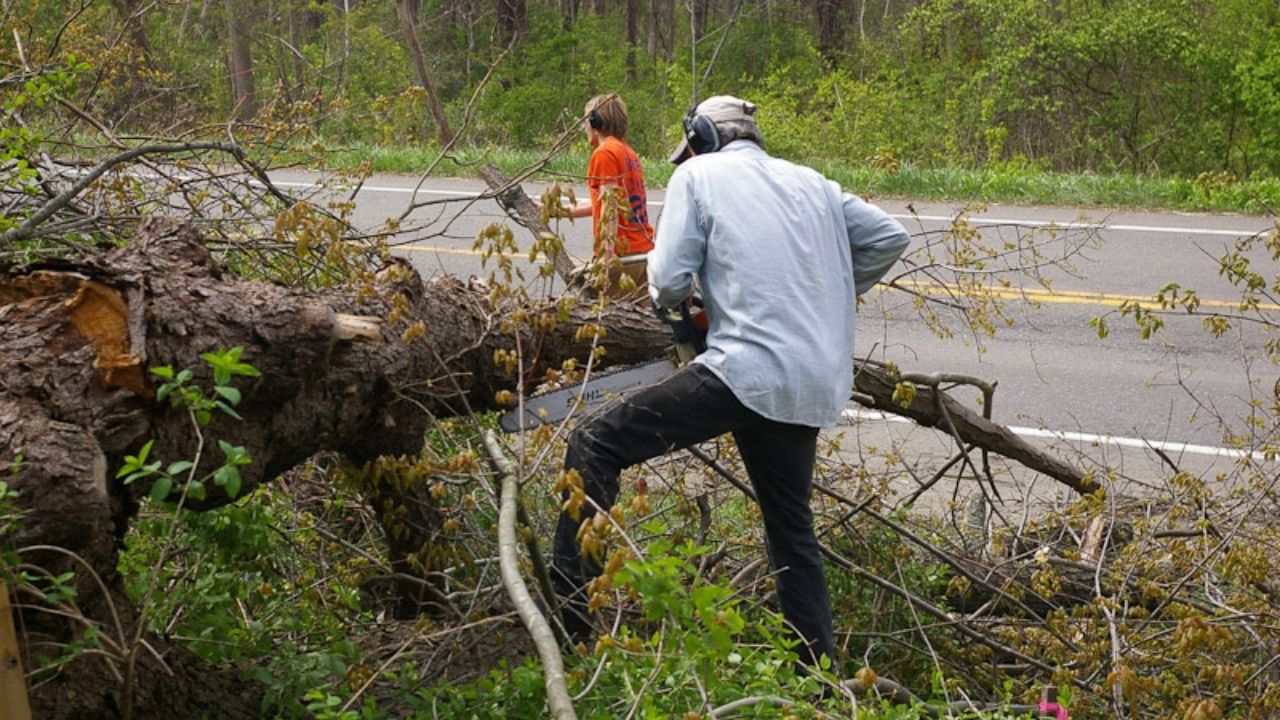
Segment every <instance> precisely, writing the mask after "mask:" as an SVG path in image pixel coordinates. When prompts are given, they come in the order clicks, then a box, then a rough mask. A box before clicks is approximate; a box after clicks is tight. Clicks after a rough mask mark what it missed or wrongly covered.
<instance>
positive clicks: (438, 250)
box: [391, 245, 484, 257]
mask: <svg viewBox="0 0 1280 720" xmlns="http://www.w3.org/2000/svg"><path fill="white" fill-rule="evenodd" d="M397 250H402V251H404V252H424V253H435V254H438V255H475V256H476V257H479V256H481V255H483V254H484V253H483V252H481V251H479V250H464V249H462V248H447V247H434V246H431V245H396V246H394V247H392V248H391V251H392V252H396V251H397Z"/></svg>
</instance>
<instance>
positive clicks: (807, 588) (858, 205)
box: [555, 95, 910, 663]
mask: <svg viewBox="0 0 1280 720" xmlns="http://www.w3.org/2000/svg"><path fill="white" fill-rule="evenodd" d="M755 112H756V106H755V104H754V103H751V102H747V101H745V100H741V99H738V98H735V97H730V96H725V95H720V96H716V97H711V98H708V99H707V100H704V101H703V102H702V103H700V104H699V105H698V106H697V108H695V109H694V110H693V111H692V112H691V113H690V114H689V116H687V117H686V118H685V120H684V126H685V139H684V140H683V141H682V142H681V144H680V147H678V148H677V149H676V151H675V153H673V154H672V158H671V159H672V162H675V163H677V164H679V165H680V167H678V168H676V171H675V173H674V174H672V176H671V181H670V183H669V184H668V187H667V194H666V206H665V207H664V209H663V211H662V217H661V222H660V223H659V225H658V230H657V236H656V237H655V239H654V249H653V250H651V251H650V253H649V292H650V295H651V296H652V298H653V301H654V303H655V305H657V306H658V307H659V308H671V307H675V306H679V305H680V304H682V303H685V302H686V301H687V300H688V298H689V297H690V295H691V294H692V293H693V291H694V289H695V287H696V288H698V289H699V290H700V293H701V297H702V300H703V303H704V304H705V309H706V314H707V317H708V318H709V320H710V326H709V329H708V333H707V339H706V346H707V347H706V351H705V352H703V353H702V354H700V355H698V357H697V358H695V359H694V361H693V362H692V363H690V364H689V365H688V366H686V367H685V368H683V369H681V370H680V372H678V373H676V374H675V375H673V376H671V377H670V378H668V379H666V380H665V381H663V382H661V383H659V384H657V385H655V386H652V387H650V388H646V389H645V390H642V391H640V392H637V393H636V394H634V395H632V396H629V397H627V398H624V399H623V400H621V401H620V402H616V403H614V404H613V405H611V406H610V407H609V408H607V409H606V410H604V411H602V413H601V414H600V415H598V416H596V417H595V418H593V419H592V420H591V421H590V422H588V423H584V424H583V425H580V426H579V427H578V428H577V429H576V430H575V431H574V432H573V434H572V435H571V437H570V440H569V450H568V453H567V454H566V457H565V467H566V469H576V470H577V471H578V472H579V474H580V475H581V476H582V478H583V482H584V486H585V490H586V493H587V495H588V496H589V497H591V498H592V500H594V501H595V502H596V504H598V505H599V506H600V507H601V508H605V509H607V508H609V507H610V506H611V505H612V504H613V502H614V500H615V499H616V497H617V493H618V474H619V472H620V471H621V470H622V469H624V468H626V467H630V466H631V465H634V464H636V463H639V462H643V461H645V460H648V459H650V458H652V457H656V456H658V455H661V454H664V453H666V452H669V451H671V450H674V449H679V448H685V447H688V446H690V445H693V444H695V443H698V442H702V441H704V440H708V439H711V438H715V437H717V436H719V435H722V434H724V433H732V434H733V437H734V440H735V441H736V442H737V445H738V449H739V451H740V452H741V455H742V460H743V464H744V465H745V466H746V469H747V473H748V475H749V476H750V478H751V482H752V485H753V487H754V489H755V493H756V498H757V500H758V502H759V504H760V510H761V514H762V516H763V517H764V524H765V539H766V549H767V551H768V554H769V559H770V562H771V564H772V565H773V568H774V569H775V571H776V572H777V576H776V578H777V579H776V582H777V590H778V599H779V603H780V605H781V607H782V612H783V616H784V617H785V618H786V619H787V621H788V622H789V623H790V624H791V625H792V626H793V627H794V628H795V630H796V631H797V633H798V634H799V636H800V638H801V639H803V640H804V641H805V646H804V647H803V648H802V651H801V654H800V657H801V660H802V661H803V662H806V663H811V662H816V660H817V659H818V658H819V657H820V656H822V655H824V654H825V655H827V656H828V657H830V658H831V659H832V660H833V661H834V660H835V646H834V641H833V635H832V627H831V609H830V602H829V600H828V596H827V586H826V579H825V575H824V573H823V567H822V556H821V553H820V548H819V545H818V541H817V538H816V536H815V534H814V529H813V515H812V512H811V510H810V508H809V499H810V493H811V487H812V480H813V468H814V458H815V455H816V447H817V437H818V430H819V429H820V428H823V427H829V426H832V425H834V424H835V423H836V421H837V420H838V419H839V417H840V413H841V411H842V410H843V409H844V407H845V404H846V403H847V402H848V399H849V393H850V391H851V390H852V386H853V341H854V321H855V317H856V308H857V301H856V297H857V295H859V294H861V293H863V292H866V291H867V290H868V289H870V288H871V286H872V285H874V284H875V283H876V281H878V280H879V279H880V278H881V277H883V275H884V274H885V272H887V271H888V269H889V267H890V266H892V265H893V263H894V262H896V261H897V259H898V258H899V257H900V256H901V255H902V253H903V251H904V250H905V249H906V247H907V245H908V243H909V240H910V238H909V236H908V234H907V232H906V230H904V229H903V227H902V225H901V224H900V223H899V222H898V221H896V220H894V219H893V218H891V217H889V216H888V215H887V214H886V213H885V212H884V211H883V210H881V209H880V208H878V207H875V206H874V205H870V204H868V203H865V202H863V201H862V200H861V199H859V198H857V197H855V196H853V195H850V194H847V193H844V192H842V191H841V189H840V187H839V186H838V185H837V184H836V183H834V182H832V181H830V180H827V179H826V178H824V177H823V176H822V175H820V174H819V173H817V172H816V171H814V170H812V169H810V168H807V167H802V166H799V165H795V164H793V163H790V162H787V161H785V160H780V159H777V158H773V157H770V156H769V155H768V154H767V153H766V152H765V150H764V138H763V135H762V134H761V132H760V129H759V127H758V126H757V125H756V121H755ZM584 512H586V513H587V514H590V511H584ZM584 519H589V518H579V520H584ZM578 526H579V523H578V522H576V521H574V520H573V519H572V518H570V517H568V516H567V515H562V516H561V519H560V525H559V527H557V532H556V544H555V553H556V567H557V570H558V571H559V572H558V573H557V576H558V577H557V583H558V585H559V586H560V588H561V589H562V591H571V589H572V588H573V587H575V586H578V585H580V584H581V583H582V582H583V581H585V580H589V579H590V577H592V576H594V575H596V574H598V573H599V568H598V567H597V566H595V565H594V563H592V562H590V561H589V560H585V561H584V560H583V559H582V558H581V556H580V552H579V548H578V547H577V542H576V530H577V528H578Z"/></svg>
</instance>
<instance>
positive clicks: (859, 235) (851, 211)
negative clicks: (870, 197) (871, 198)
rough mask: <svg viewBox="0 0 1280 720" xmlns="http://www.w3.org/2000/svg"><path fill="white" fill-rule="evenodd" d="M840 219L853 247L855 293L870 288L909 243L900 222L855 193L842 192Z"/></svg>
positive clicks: (900, 255) (905, 231)
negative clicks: (842, 216)
mask: <svg viewBox="0 0 1280 720" xmlns="http://www.w3.org/2000/svg"><path fill="white" fill-rule="evenodd" d="M844 222H845V227H846V228H847V229H848V233H849V247H850V248H851V249H852V250H853V282H854V288H855V289H856V291H857V293H858V294H859V295H861V294H862V293H864V292H866V291H868V290H870V289H871V286H872V285H875V284H876V283H877V282H879V280H880V278H882V277H884V274H885V273H886V272H888V271H889V268H890V267H892V266H893V264H894V263H895V262H897V261H898V258H900V257H902V253H903V252H904V251H905V250H906V249H907V246H908V245H909V244H911V236H910V235H909V234H907V230H906V228H904V227H902V223H900V222H898V221H897V220H894V219H893V218H891V217H889V214H888V213H886V212H885V211H884V210H881V209H880V208H878V207H876V206H875V205H872V204H870V203H868V202H865V201H863V200H862V198H859V197H857V196H855V195H850V194H848V193H845V194H844Z"/></svg>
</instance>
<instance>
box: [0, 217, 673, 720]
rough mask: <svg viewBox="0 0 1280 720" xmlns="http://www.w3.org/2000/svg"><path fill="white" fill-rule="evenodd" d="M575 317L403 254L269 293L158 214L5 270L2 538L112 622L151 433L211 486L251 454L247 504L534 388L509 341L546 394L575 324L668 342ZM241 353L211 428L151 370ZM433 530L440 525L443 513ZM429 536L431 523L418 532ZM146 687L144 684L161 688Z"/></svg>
mask: <svg viewBox="0 0 1280 720" xmlns="http://www.w3.org/2000/svg"><path fill="white" fill-rule="evenodd" d="M560 310H561V308H558V307H557V306H555V305H554V304H550V303H547V304H545V305H544V306H539V307H534V308H524V309H523V311H524V312H523V315H522V317H523V318H525V320H526V321H527V322H525V323H522V324H517V323H514V322H511V321H510V318H504V317H501V316H496V315H495V313H494V311H493V310H492V309H491V307H490V303H489V301H488V288H485V287H483V286H480V285H476V284H469V283H465V282H462V281H460V280H457V279H454V278H450V277H437V278H433V279H431V280H429V281H426V282H423V281H422V280H421V279H420V278H419V277H418V275H417V273H416V272H414V271H413V270H412V269H411V268H409V267H408V266H407V265H405V264H403V263H400V262H392V263H390V264H389V265H388V266H387V267H385V268H383V269H382V271H381V272H380V273H379V276H378V281H377V283H376V285H372V286H369V287H361V288H343V289H330V290H322V291H315V292H306V291H301V290H296V289H291V288H285V287H281V286H277V285H273V284H269V283H263V282H254V281H251V280H247V279H244V278H242V277H239V276H237V275H235V274H233V273H231V272H229V271H227V270H225V269H224V268H223V267H222V266H221V265H220V264H219V263H218V262H216V261H215V260H214V259H213V258H212V257H211V256H210V254H209V252H208V250H207V249H206V248H205V246H204V242H203V239H202V238H201V237H200V236H199V235H198V234H197V233H196V232H195V231H194V230H193V229H192V228H191V227H189V226H186V225H183V224H180V223H177V222H174V221H165V220H149V221H146V222H144V223H143V224H142V226H141V227H140V229H139V232H138V233H137V235H136V237H134V238H133V240H132V242H131V243H130V244H129V245H128V246H126V247H123V248H119V249H115V250H112V251H110V252H107V253H103V254H102V255H99V256H94V257H90V258H89V259H87V260H84V261H81V262H76V263H70V262H65V261H57V262H49V263H44V264H40V265H37V266H32V267H27V268H22V269H10V270H8V271H3V272H0V462H3V463H4V465H5V467H6V468H7V469H8V473H7V474H6V475H5V477H4V480H5V482H6V483H7V484H8V486H9V487H10V488H11V489H13V490H15V491H17V492H18V493H19V495H18V500H17V506H18V508H19V509H20V510H22V511H25V512H26V514H25V516H24V517H23V518H22V522H21V524H20V526H19V529H18V530H17V532H16V534H14V535H13V536H12V537H8V538H5V541H6V543H7V544H9V545H11V546H14V547H20V548H21V547H33V546H42V547H56V548H59V549H60V550H59V551H58V552H37V553H33V554H29V555H27V556H25V557H24V562H27V563H29V564H31V565H33V566H39V567H41V568H43V569H44V570H45V571H46V572H48V573H50V574H51V575H57V574H60V573H63V572H67V571H74V572H75V579H74V581H73V582H74V586H75V589H76V590H77V592H78V593H79V597H80V600H81V608H80V610H81V611H82V612H83V613H84V614H85V616H86V617H88V618H89V619H90V620H91V621H93V622H103V623H107V622H108V621H109V618H111V616H112V615H113V612H112V611H111V609H110V607H109V605H110V604H111V603H119V602H121V598H122V597H123V595H122V594H119V593H118V592H117V591H118V590H119V583H118V578H117V577H116V573H115V564H116V557H117V550H118V547H119V542H120V538H121V537H122V536H123V534H124V532H125V530H126V529H127V528H128V525H129V523H130V522H131V520H132V518H133V517H134V515H135V514H136V512H137V508H138V505H139V501H140V499H141V498H142V497H143V496H144V495H145V494H146V493H148V492H149V489H150V488H149V487H148V483H147V482H138V483H134V484H132V485H125V484H123V482H122V481H121V480H119V479H117V478H116V477H115V471H116V469H118V468H120V467H121V465H122V463H123V462H124V459H125V457H126V456H127V455H130V454H137V453H138V452H139V450H140V448H142V447H143V445H144V444H145V443H147V442H148V441H154V444H153V446H152V448H151V450H150V458H149V459H152V460H161V461H163V463H164V464H165V465H167V464H169V463H172V462H174V461H179V460H190V461H193V462H195V463H196V467H195V470H194V473H193V477H200V476H204V475H207V474H208V473H209V472H211V471H212V470H214V469H216V468H218V467H219V466H220V465H221V464H222V462H223V457H222V454H221V453H220V452H219V451H218V450H217V449H216V448H217V447H218V446H217V444H216V443H215V442H214V440H218V441H222V442H225V443H228V444H229V445H230V446H234V447H242V448H244V451H245V453H246V454H247V456H248V457H249V458H251V459H252V462H251V464H249V465H245V466H241V467H240V468H239V472H240V476H241V486H240V492H239V493H238V494H239V495H241V496H242V495H244V494H247V493H248V492H250V491H252V490H253V489H254V488H255V487H256V486H257V485H259V484H261V483H263V482H267V481H270V480H271V479H273V478H275V477H277V476H278V475H280V474H281V473H283V472H285V471H286V470H288V469H290V468H292V467H294V466H296V465H297V464H298V463H300V462H302V461H303V460H305V459H307V458H308V457H311V456H312V455H314V454H316V453H317V452H321V451H333V452H337V453H340V454H342V455H344V456H345V457H347V458H349V459H351V460H353V461H354V462H357V463H360V462H365V461H371V460H374V459H376V458H380V457H383V456H398V455H412V454H415V453H417V452H418V451H419V450H420V449H421V448H422V444H423V441H424V437H425V435H426V432H427V429H428V427H429V426H430V424H431V423H432V422H433V421H434V419H435V418H437V417H443V416H454V415H460V414H466V413H469V412H472V411H478V410H485V409H494V408H496V407H497V405H496V401H495V396H496V393H497V391H498V390H502V389H508V390H509V389H514V388H516V387H518V385H519V383H518V381H517V380H518V379H517V378H516V377H515V376H514V375H513V374H512V373H510V372H509V371H508V370H507V369H505V368H504V367H503V366H502V365H501V364H500V363H496V362H495V361H494V357H495V353H496V352H497V351H499V350H501V351H504V352H508V353H510V352H513V351H515V349H516V348H517V347H520V348H522V349H523V350H525V351H526V355H527V356H529V357H534V356H535V355H536V356H537V357H539V358H542V359H543V361H531V362H529V363H528V364H527V365H525V366H524V367H523V377H524V380H525V382H526V383H528V384H529V385H530V386H532V384H533V383H534V382H536V380H537V379H538V378H539V377H540V376H541V375H542V374H543V373H544V372H545V370H546V368H547V367H548V366H547V364H546V363H547V362H551V363H554V366H557V367H558V366H559V364H560V362H561V361H562V360H564V359H566V358H570V357H576V358H579V359H582V360H585V359H586V358H587V357H588V356H589V355H590V354H591V351H592V342H591V339H590V337H585V336H582V335H580V334H578V333H577V330H578V328H579V327H580V326H581V325H583V324H586V323H597V324H599V325H601V326H602V327H609V328H613V330H612V331H611V332H609V333H608V342H609V349H610V352H609V355H608V357H607V358H605V359H604V360H602V362H601V364H607V363H616V362H628V361H634V360H637V359H642V358H649V357H651V356H652V355H653V353H654V350H653V348H654V345H653V342H652V338H653V337H654V336H655V334H658V333H665V330H664V329H663V328H662V327H661V324H660V322H659V321H658V320H657V319H656V318H652V317H649V315H648V314H647V313H644V312H642V311H640V310H639V309H636V308H634V307H631V306H624V305H615V306H611V307H610V308H609V309H607V310H606V311H604V314H603V315H593V314H592V311H591V306H590V304H589V303H582V304H581V305H579V306H570V307H568V308H566V310H567V312H568V320H567V321H564V322H551V321H549V319H551V318H555V317H556V316H557V314H558V312H559V311H560ZM395 316H399V317H400V318H401V319H400V320H398V321H394V322H383V318H388V317H395ZM540 319H542V320H547V321H541V320H540ZM233 347H241V348H244V351H243V354H242V356H241V361H242V362H245V363H249V364H252V365H253V366H254V367H255V368H256V369H257V370H258V371H259V372H260V375H259V376H258V377H252V378H246V377H240V378H235V379H234V380H233V381H232V384H233V385H235V387H236V389H238V390H239V391H240V393H241V395H242V400H241V402H240V403H239V405H238V407H236V408H235V409H236V411H237V412H238V414H239V415H240V416H241V417H243V420H236V419H234V418H232V417H231V416H229V415H223V414H220V413H214V414H213V416H212V418H211V420H210V422H209V423H208V424H207V425H199V424H197V423H195V422H192V416H191V415H190V414H189V413H188V412H187V411H186V410H185V409H183V408H174V407H171V406H169V405H167V404H161V403H157V402H156V401H155V393H156V389H157V384H158V382H157V381H156V379H155V378H153V377H150V376H149V374H148V370H149V369H150V368H153V367H156V366H161V365H167V366H170V367H172V368H174V369H175V370H179V369H183V368H189V369H192V370H193V371H194V372H195V379H194V381H193V382H194V383H198V384H204V385H207V384H208V382H209V379H210V377H211V374H212V373H211V371H210V368H209V367H208V366H207V365H206V363H205V362H204V361H203V360H202V359H201V354H202V353H205V352H209V351H214V350H217V349H219V348H233ZM207 489H208V494H207V495H206V496H205V497H204V498H203V499H200V500H197V499H196V498H194V497H188V498H186V504H187V506H188V507H190V508H192V509H205V508H212V507H216V506H218V505H222V504H225V503H227V502H230V501H231V500H233V499H234V498H231V497H229V496H228V495H227V494H226V493H225V492H224V491H223V490H222V488H219V487H217V486H214V485H213V484H212V483H209V484H208V488H207ZM370 492H372V493H375V496H374V497H366V500H367V501H368V502H369V504H370V505H371V506H373V507H385V506H386V505H387V503H386V502H382V501H383V500H387V501H391V502H405V501H406V500H405V498H401V497H380V496H378V495H391V494H393V493H395V492H397V490H396V489H395V488H393V487H392V486H389V485H375V486H372V487H371V488H370ZM428 509H429V508H428ZM418 521H421V522H424V523H426V524H427V525H430V524H432V523H436V524H438V522H439V520H438V518H435V517H433V516H431V514H430V513H429V512H422V513H421V514H420V517H418V518H415V522H418ZM431 535H432V533H431V528H430V527H426V528H422V531H421V532H419V533H415V534H411V535H409V536H407V538H408V540H410V541H413V542H417V543H420V542H422V541H423V538H429V537H431ZM394 540H395V538H392V537H390V536H389V541H392V544H395V543H394ZM417 549H418V548H417V547H410V548H393V549H392V554H393V556H395V555H396V554H399V555H401V556H403V555H405V554H407V553H410V552H413V551H416V550H417ZM100 581H101V582H100ZM100 588H105V589H106V592H100V591H99V590H100ZM28 600H30V598H28ZM110 622H114V620H111V621H110ZM24 631H25V632H26V633H27V634H28V635H29V636H40V637H47V638H50V639H51V640H52V642H51V644H50V647H57V646H58V645H57V644H58V643H59V642H65V641H66V640H68V639H70V637H71V635H70V634H71V633H74V632H75V631H76V627H75V623H70V624H68V623H66V622H63V621H61V620H59V619H57V618H56V617H55V616H52V615H50V614H48V613H40V612H35V613H32V614H27V613H24ZM130 632H131V631H130ZM124 634H128V633H124ZM55 652H56V651H55ZM28 660H29V662H28V667H36V666H38V665H39V663H38V662H31V658H28ZM158 678H159V675H157V676H156V679H157V681H158ZM139 680H140V682H145V681H146V679H143V678H140V679H139ZM46 687H47V688H48V689H47V691H46V692H45V693H42V694H41V695H39V696H37V697H36V698H35V701H36V703H37V705H38V706H40V701H41V698H42V697H43V698H53V699H54V700H53V701H52V702H53V703H54V704H55V705H56V704H57V702H60V701H58V700H57V698H59V697H60V696H61V693H62V692H63V691H65V688H61V687H59V686H58V685H56V684H54V685H50V686H46ZM150 688H151V686H145V687H144V686H139V687H137V688H135V690H134V693H135V694H136V695H137V696H138V697H147V696H149V694H150ZM66 707H70V708H75V707H77V706H74V705H72V706H66ZM64 709H65V708H64ZM81 709H83V708H81ZM60 712H61V711H60ZM66 712H70V713H71V715H70V716H74V714H75V712H76V710H74V709H69V710H66ZM63 716H67V715H63ZM50 717H52V715H50Z"/></svg>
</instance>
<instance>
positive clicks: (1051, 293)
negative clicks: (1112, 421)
mask: <svg viewBox="0 0 1280 720" xmlns="http://www.w3.org/2000/svg"><path fill="white" fill-rule="evenodd" d="M897 284H898V285H901V286H903V287H905V288H910V289H912V290H915V291H916V292H920V293H923V294H925V295H958V294H961V293H962V290H961V289H960V286H958V285H951V284H942V283H930V282H916V281H914V280H898V281H897ZM982 292H984V293H986V294H988V295H990V296H992V297H996V298H1000V299H1002V300H1029V301H1032V302H1042V303H1064V304H1070V305H1101V306H1104V307H1120V306H1121V305H1123V304H1125V303H1137V304H1138V305H1139V306H1141V307H1142V308H1144V309H1147V310H1160V309H1162V306H1161V304H1160V303H1158V302H1156V301H1155V300H1154V299H1153V296H1152V295H1121V294H1117V293H1105V292H1090V291H1082V290H1044V289H1037V288H1025V289H1023V288H1005V287H989V288H984V289H983V290H982ZM1176 307H1181V305H1178V306H1176ZM1200 307H1202V308H1220V309H1230V310H1236V311H1239V310H1240V303H1239V301H1235V302H1233V301H1230V300H1210V299H1206V298H1200ZM1170 309H1172V308H1170ZM1258 309H1259V310H1265V311H1269V312H1276V311H1280V305H1273V304H1269V303H1260V304H1259V305H1258Z"/></svg>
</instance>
